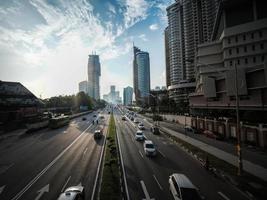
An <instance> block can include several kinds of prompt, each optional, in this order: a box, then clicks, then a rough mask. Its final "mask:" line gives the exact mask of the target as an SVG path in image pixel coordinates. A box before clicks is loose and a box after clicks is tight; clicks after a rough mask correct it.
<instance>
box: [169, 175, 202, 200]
mask: <svg viewBox="0 0 267 200" xmlns="http://www.w3.org/2000/svg"><path fill="white" fill-rule="evenodd" d="M169 185H170V191H171V194H172V196H173V198H174V199H175V200H191V199H194V200H201V199H203V198H202V197H200V195H199V193H198V189H197V188H196V187H195V186H194V185H193V184H192V183H191V181H190V180H189V179H188V178H187V177H186V176H185V175H184V174H177V173H175V174H172V175H171V176H170V178H169Z"/></svg>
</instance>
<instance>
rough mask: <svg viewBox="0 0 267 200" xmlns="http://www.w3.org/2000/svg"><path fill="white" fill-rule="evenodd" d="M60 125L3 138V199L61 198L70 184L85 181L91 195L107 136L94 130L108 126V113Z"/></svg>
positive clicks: (0, 183)
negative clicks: (97, 135) (100, 136)
mask: <svg viewBox="0 0 267 200" xmlns="http://www.w3.org/2000/svg"><path fill="white" fill-rule="evenodd" d="M86 118H87V120H85V121H83V120H82V117H78V118H75V119H74V120H71V123H70V124H69V125H68V126H64V127H62V128H59V129H54V130H51V129H43V130H40V131H37V132H34V133H30V134H23V135H21V136H18V137H11V138H7V139H5V140H1V141H0V199H1V200H10V199H11V200H17V199H26V200H27V199H57V197H58V196H59V194H60V193H61V192H62V191H63V190H64V189H65V188H67V187H69V186H73V185H79V184H81V185H83V186H84V187H85V194H86V199H90V198H91V194H92V190H93V188H94V183H95V177H96V171H97V167H98V163H99V160H100V155H101V150H102V148H103V142H104V139H102V140H100V141H95V140H94V138H93V133H94V130H96V129H99V128H102V127H107V124H108V115H105V119H104V120H100V122H99V124H98V125H96V124H94V125H93V124H92V123H91V122H92V120H93V114H88V115H86Z"/></svg>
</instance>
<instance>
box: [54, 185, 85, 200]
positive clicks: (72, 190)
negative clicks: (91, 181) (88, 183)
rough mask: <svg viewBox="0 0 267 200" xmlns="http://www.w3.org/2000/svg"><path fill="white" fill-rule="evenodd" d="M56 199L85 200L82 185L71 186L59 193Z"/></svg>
mask: <svg viewBox="0 0 267 200" xmlns="http://www.w3.org/2000/svg"><path fill="white" fill-rule="evenodd" d="M58 200H85V195H84V187H83V186H72V187H69V188H67V189H66V190H65V192H63V193H62V194H60V196H59V197H58Z"/></svg>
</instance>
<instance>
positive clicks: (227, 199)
mask: <svg viewBox="0 0 267 200" xmlns="http://www.w3.org/2000/svg"><path fill="white" fill-rule="evenodd" d="M218 194H219V195H221V196H222V197H223V198H224V199H225V200H230V199H229V198H228V197H227V196H226V195H225V194H223V193H222V192H218Z"/></svg>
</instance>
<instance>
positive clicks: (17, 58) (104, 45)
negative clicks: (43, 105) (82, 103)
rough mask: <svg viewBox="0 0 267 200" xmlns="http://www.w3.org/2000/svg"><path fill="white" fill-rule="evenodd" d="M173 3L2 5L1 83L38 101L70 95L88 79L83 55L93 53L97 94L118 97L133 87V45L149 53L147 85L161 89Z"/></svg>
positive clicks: (107, 1)
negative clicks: (97, 63)
mask: <svg viewBox="0 0 267 200" xmlns="http://www.w3.org/2000/svg"><path fill="white" fill-rule="evenodd" d="M172 2H173V0H167V1H166V0H157V1H153V0H132V1H115V0H114V1H111V0H103V1H102V0H101V2H100V1H88V0H85V1H80V0H75V2H72V1H39V0H31V1H30V0H28V1H27V0H25V1H1V2H0V59H1V69H0V80H3V81H16V82H21V83H22V84H23V85H25V86H26V87H27V88H29V89H30V90H31V91H32V92H33V93H34V94H35V95H36V96H38V97H40V96H42V97H43V98H47V97H51V96H57V95H70V94H74V93H77V92H78V87H77V85H78V83H79V82H80V81H82V80H86V78H87V75H86V74H87V72H86V71H87V69H86V65H87V55H88V54H90V53H91V52H92V51H96V54H98V55H99V56H100V58H101V65H102V75H101V78H100V82H101V83H102V84H101V85H100V94H105V93H107V92H108V90H109V85H116V86H117V89H118V90H119V91H120V92H121V93H122V91H123V88H124V87H125V86H127V85H129V86H132V82H133V80H132V51H131V48H132V42H134V43H135V44H136V45H137V46H139V47H140V48H142V49H143V50H144V51H147V52H149V53H150V58H151V66H153V71H151V84H152V86H156V85H164V83H165V62H164V37H163V31H164V28H165V27H166V24H167V23H166V22H167V21H166V7H167V6H168V5H170V3H172ZM74 4H75V6H73V5H74ZM154 41H157V42H154ZM55 86H56V87H55Z"/></svg>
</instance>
